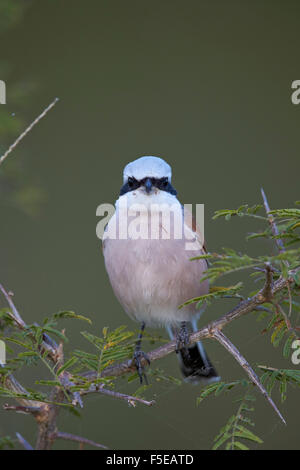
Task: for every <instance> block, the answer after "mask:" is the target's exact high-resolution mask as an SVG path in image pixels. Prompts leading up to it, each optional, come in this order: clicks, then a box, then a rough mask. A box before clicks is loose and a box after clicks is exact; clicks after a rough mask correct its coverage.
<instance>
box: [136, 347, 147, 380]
mask: <svg viewBox="0 0 300 470" xmlns="http://www.w3.org/2000/svg"><path fill="white" fill-rule="evenodd" d="M143 360H145V361H146V362H147V363H148V365H150V359H149V357H148V355H147V354H146V353H145V352H144V351H141V350H140V349H138V348H137V349H136V350H135V351H134V354H133V361H134V363H135V367H136V370H137V373H138V376H139V378H140V383H141V384H142V383H143V380H144V381H145V384H146V385H148V380H147V376H146V374H145V368H144V366H143V363H142V362H143Z"/></svg>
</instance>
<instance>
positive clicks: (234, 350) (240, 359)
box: [213, 330, 286, 424]
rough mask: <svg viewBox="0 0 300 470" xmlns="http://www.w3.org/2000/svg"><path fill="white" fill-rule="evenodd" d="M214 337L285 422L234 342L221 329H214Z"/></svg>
mask: <svg viewBox="0 0 300 470" xmlns="http://www.w3.org/2000/svg"><path fill="white" fill-rule="evenodd" d="M213 336H214V338H216V339H217V340H218V341H219V343H220V344H222V346H224V348H226V349H227V351H229V352H230V354H232V355H233V357H234V358H235V359H236V360H237V362H238V363H239V364H240V365H241V366H242V367H243V369H244V370H245V371H246V372H247V374H248V375H249V377H250V380H251V381H252V382H253V383H254V384H255V385H256V386H257V387H258V388H259V390H260V391H261V393H262V394H263V396H264V397H265V398H266V399H267V400H268V402H269V403H270V405H271V406H272V407H273V408H274V410H275V411H276V413H277V414H278V416H279V417H280V419H281V420H282V421H283V422H284V424H286V421H285V419H284V418H283V416H282V414H281V413H280V411H279V410H278V408H277V406H276V405H275V403H274V402H273V400H272V398H271V397H270V395H269V394H268V392H267V390H266V389H265V388H264V386H263V385H262V384H261V382H260V380H259V378H258V376H257V375H256V374H255V372H254V370H253V369H252V367H251V366H250V364H249V363H248V362H247V361H246V359H245V358H244V356H242V354H241V353H240V352H239V351H238V349H237V348H236V347H235V346H234V344H232V343H231V341H230V340H229V339H228V338H227V337H226V336H225V335H224V333H223V332H222V331H221V330H215V331H214V335H213Z"/></svg>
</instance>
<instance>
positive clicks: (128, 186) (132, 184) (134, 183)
mask: <svg viewBox="0 0 300 470" xmlns="http://www.w3.org/2000/svg"><path fill="white" fill-rule="evenodd" d="M147 179H148V178H147V177H146V178H143V179H142V180H136V179H135V178H133V177H131V176H130V177H129V178H128V181H127V183H125V184H124V185H123V186H122V188H121V191H120V196H123V194H126V193H128V192H130V191H134V190H135V189H138V188H140V187H141V186H143V185H144V183H145V182H146V180H147ZM149 179H151V183H152V186H155V187H156V188H158V189H160V190H161V191H165V192H167V193H170V194H172V195H173V196H176V194H177V191H176V189H174V188H173V186H172V185H171V183H170V182H169V180H168V178H149Z"/></svg>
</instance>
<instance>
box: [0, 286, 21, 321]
mask: <svg viewBox="0 0 300 470" xmlns="http://www.w3.org/2000/svg"><path fill="white" fill-rule="evenodd" d="M0 290H1V292H2V294H3V295H4V297H5V298H6V301H7V303H8V305H9V306H10V308H11V312H8V313H9V316H10V317H11V318H12V320H14V322H15V323H16V325H17V326H18V327H19V328H21V329H24V328H25V327H26V324H25V322H24V321H23V319H22V318H21V315H20V314H19V312H18V310H17V309H16V307H15V304H14V303H13V301H12V300H11V296H10V295H9V293H8V292H7V291H6V290H5V289H4V287H3V285H2V284H0Z"/></svg>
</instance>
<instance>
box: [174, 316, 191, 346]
mask: <svg viewBox="0 0 300 470" xmlns="http://www.w3.org/2000/svg"><path fill="white" fill-rule="evenodd" d="M189 340H190V335H189V332H188V329H187V326H186V323H185V322H182V323H181V328H180V330H178V331H177V334H176V350H175V351H176V353H178V352H179V351H180V349H182V348H185V347H186V346H187V345H188V344H189Z"/></svg>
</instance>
